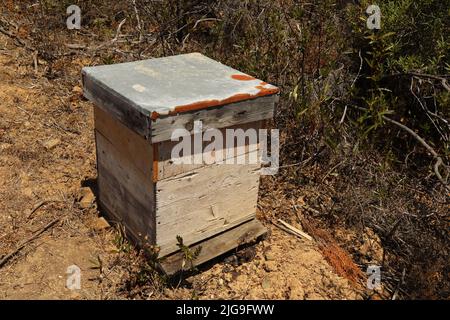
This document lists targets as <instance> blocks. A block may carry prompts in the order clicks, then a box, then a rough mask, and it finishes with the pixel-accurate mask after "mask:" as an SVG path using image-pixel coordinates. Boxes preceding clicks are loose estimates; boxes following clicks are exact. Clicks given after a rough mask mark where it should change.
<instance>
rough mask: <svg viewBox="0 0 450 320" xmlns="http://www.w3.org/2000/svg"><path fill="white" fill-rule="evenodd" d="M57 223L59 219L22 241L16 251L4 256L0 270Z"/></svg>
mask: <svg viewBox="0 0 450 320" xmlns="http://www.w3.org/2000/svg"><path fill="white" fill-rule="evenodd" d="M57 222H59V218H57V219H55V220H53V221H52V222H50V223H48V224H47V225H45V226H44V227H42V228H41V229H40V230H38V231H37V232H36V233H35V234H34V235H32V236H31V237H29V238H28V239H26V240H25V241H22V242H21V243H20V244H19V245H18V246H17V248H16V249H14V250H13V251H12V252H10V253H8V254H7V255H6V256H4V257H3V258H2V259H1V260H0V268H1V267H3V266H4V265H5V264H6V263H7V262H8V261H9V260H11V258H12V257H14V256H15V255H16V254H17V253H18V252H19V251H20V250H22V249H23V248H24V247H25V246H26V245H27V244H28V243H30V242H31V241H33V240H35V239H36V238H38V237H39V236H40V235H41V234H42V233H44V232H45V231H47V230H48V229H50V228H51V227H53V226H54V225H55V224H56V223H57Z"/></svg>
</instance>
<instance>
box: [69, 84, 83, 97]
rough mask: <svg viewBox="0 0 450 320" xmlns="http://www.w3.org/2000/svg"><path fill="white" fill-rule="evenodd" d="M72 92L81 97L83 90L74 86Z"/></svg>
mask: <svg viewBox="0 0 450 320" xmlns="http://www.w3.org/2000/svg"><path fill="white" fill-rule="evenodd" d="M72 92H73V93H75V94H78V95H80V96H81V95H82V94H83V89H81V87H80V86H75V87H73V88H72Z"/></svg>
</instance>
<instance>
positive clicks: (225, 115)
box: [151, 95, 278, 143]
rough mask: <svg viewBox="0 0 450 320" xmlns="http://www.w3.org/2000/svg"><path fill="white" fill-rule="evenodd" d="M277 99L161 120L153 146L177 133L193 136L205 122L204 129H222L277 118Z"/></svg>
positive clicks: (153, 130)
mask: <svg viewBox="0 0 450 320" xmlns="http://www.w3.org/2000/svg"><path fill="white" fill-rule="evenodd" d="M276 101H278V96H277V95H272V96H266V97H261V98H258V99H253V100H246V101H241V102H236V103H231V104H227V105H224V106H220V107H212V108H208V109H202V110H198V111H191V112H183V113H179V114H177V115H172V116H164V117H163V116H161V117H160V118H157V119H156V120H154V121H153V122H152V123H151V141H152V143H155V142H161V141H166V140H170V139H171V136H172V132H173V130H174V129H186V130H188V131H190V132H191V133H193V129H194V121H202V124H203V129H204V130H206V129H208V128H215V129H221V128H226V127H230V126H233V125H238V124H244V123H248V122H254V121H260V120H264V119H270V118H273V114H274V107H275V102H276Z"/></svg>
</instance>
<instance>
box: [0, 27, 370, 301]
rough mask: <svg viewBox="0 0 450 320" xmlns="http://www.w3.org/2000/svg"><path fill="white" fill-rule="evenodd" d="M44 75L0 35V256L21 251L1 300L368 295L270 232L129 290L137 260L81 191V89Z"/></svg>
mask: <svg viewBox="0 0 450 320" xmlns="http://www.w3.org/2000/svg"><path fill="white" fill-rule="evenodd" d="M66 62H67V65H65V66H64V69H65V70H66V71H67V72H68V73H69V72H70V73H71V75H72V76H76V75H77V74H79V73H80V70H81V68H82V67H83V66H84V65H86V64H88V63H90V62H91V61H89V60H88V58H86V59H85V58H79V57H76V56H74V57H70V58H69V59H66ZM44 69H45V62H44V61H37V63H36V65H35V64H34V63H33V59H32V55H30V53H29V52H27V50H26V49H25V48H20V47H18V46H17V45H16V44H14V41H13V39H11V38H10V37H7V36H4V35H0V101H1V103H0V115H1V117H0V257H5V256H6V255H7V254H9V253H10V252H14V251H15V250H16V249H17V248H18V247H21V245H22V244H24V245H23V248H22V249H21V250H19V251H18V252H17V254H15V255H14V256H13V257H12V258H11V259H10V260H8V261H7V262H6V264H4V265H3V266H1V267H0V299H122V298H130V297H132V298H144V299H181V298H184V299H191V298H200V299H362V298H364V297H366V296H367V293H366V292H364V289H363V288H364V286H363V285H362V284H363V283H364V281H363V280H361V281H359V282H352V281H349V280H348V279H345V278H343V277H341V276H338V275H337V274H336V272H335V269H334V268H333V267H332V266H330V265H329V263H328V262H327V260H326V259H325V258H324V256H323V254H322V253H323V250H322V251H321V250H320V249H319V244H318V243H316V242H315V241H308V240H305V239H299V238H296V237H295V236H293V235H290V234H287V233H285V232H284V231H281V230H279V229H277V228H276V227H274V226H273V225H268V228H269V230H270V235H269V236H268V237H267V238H266V239H265V240H262V241H260V242H258V243H257V244H255V245H253V246H250V247H248V248H245V249H243V250H241V251H239V252H232V253H230V254H228V255H226V256H224V257H221V258H220V259H217V260H215V261H214V262H213V263H210V264H209V265H207V266H206V267H203V268H202V269H201V271H200V272H198V273H197V274H195V275H193V276H191V277H188V278H187V279H186V280H185V281H181V282H177V281H171V282H170V283H169V284H166V285H161V281H159V280H158V279H159V278H158V277H159V276H153V278H152V279H153V280H154V279H157V281H155V282H154V283H157V285H156V284H155V285H148V286H147V289H146V290H141V289H139V288H137V287H136V286H133V285H130V283H133V280H130V279H136V277H138V276H139V275H140V274H142V272H143V270H142V268H141V267H142V265H143V262H142V258H140V256H139V255H138V254H137V252H136V250H135V249H133V248H129V247H128V246H127V245H126V244H125V245H124V241H123V239H122V238H121V235H120V233H119V232H118V231H117V230H116V229H114V228H112V227H108V226H104V225H102V221H101V220H99V216H101V213H100V212H99V211H98V209H97V205H96V203H95V199H93V198H91V194H90V192H89V189H86V188H92V189H94V190H95V178H96V168H95V142H94V136H93V114H92V105H91V104H90V103H89V102H87V101H86V100H84V99H83V98H82V92H81V88H80V86H81V84H78V85H75V86H73V87H72V88H71V90H68V89H67V86H66V84H64V83H63V80H64V79H63V78H64V77H62V78H61V77H60V78H58V79H55V80H47V78H45V77H42V76H41V75H42V72H43V70H44ZM69 70H70V71H69ZM82 188H85V189H82ZM86 190H87V191H86ZM50 222H54V224H53V225H52V226H50V227H49V228H48V229H46V230H45V231H43V232H42V233H41V234H39V235H38V236H37V237H35V238H31V237H32V236H33V235H36V234H38V233H39V232H40V231H42V230H43V229H42V228H43V227H45V226H47V225H48V224H49V223H50ZM28 239H29V240H30V241H27V240H28ZM71 265H77V266H78V267H79V268H80V269H81V277H82V278H81V279H82V280H81V290H73V291H72V290H69V289H67V288H66V280H67V277H68V274H67V273H66V272H67V268H68V267H69V266H71ZM144 265H145V263H144ZM155 277H156V278H155ZM135 282H136V281H135ZM174 282H175V284H174Z"/></svg>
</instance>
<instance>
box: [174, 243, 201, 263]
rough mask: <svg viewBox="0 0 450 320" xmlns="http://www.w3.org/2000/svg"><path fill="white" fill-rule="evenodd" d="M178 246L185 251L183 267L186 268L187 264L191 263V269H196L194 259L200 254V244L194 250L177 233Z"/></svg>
mask: <svg viewBox="0 0 450 320" xmlns="http://www.w3.org/2000/svg"><path fill="white" fill-rule="evenodd" d="M177 246H178V248H180V250H181V252H182V253H183V262H182V265H181V268H182V269H183V270H184V269H185V266H186V264H189V270H191V271H194V270H195V269H196V268H195V267H194V261H195V260H196V259H197V258H198V256H199V255H200V253H201V250H202V247H201V246H199V247H197V248H195V249H194V250H193V251H192V250H191V249H190V248H189V247H188V246H186V245H185V244H184V242H183V238H182V237H181V236H179V235H177Z"/></svg>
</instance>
